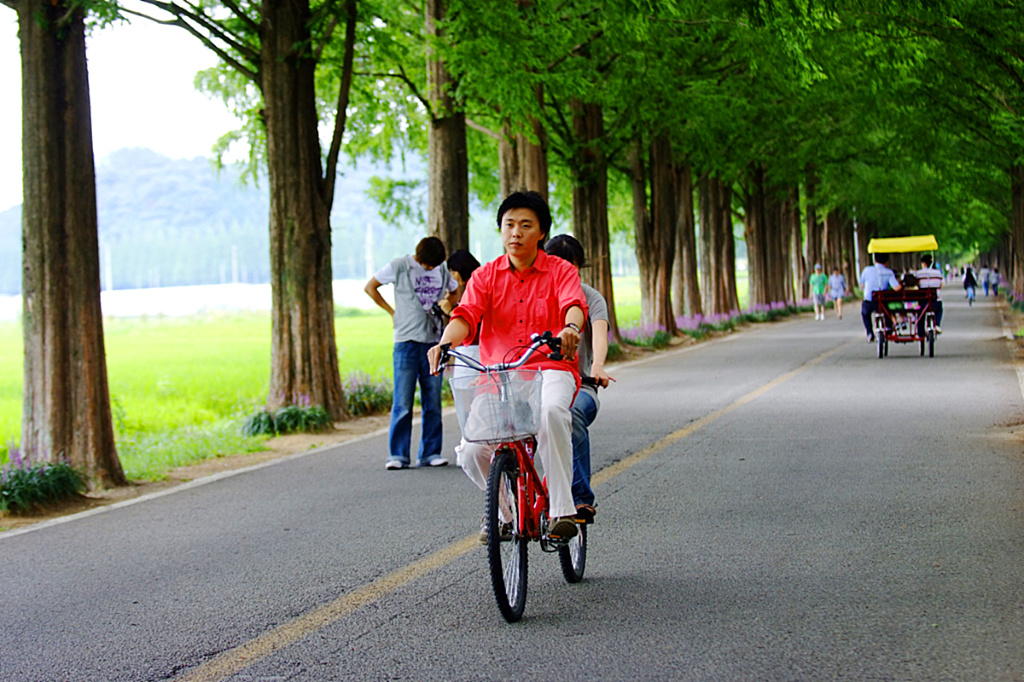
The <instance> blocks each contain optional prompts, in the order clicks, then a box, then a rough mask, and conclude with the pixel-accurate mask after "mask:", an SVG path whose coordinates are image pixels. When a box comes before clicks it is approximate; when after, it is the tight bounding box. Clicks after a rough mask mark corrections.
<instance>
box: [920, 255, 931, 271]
mask: <svg viewBox="0 0 1024 682" xmlns="http://www.w3.org/2000/svg"><path fill="white" fill-rule="evenodd" d="M921 262H922V263H924V266H925V267H926V268H930V267H931V266H932V257H931V254H927V253H926V254H924V255H923V256H921Z"/></svg>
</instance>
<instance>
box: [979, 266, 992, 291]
mask: <svg viewBox="0 0 1024 682" xmlns="http://www.w3.org/2000/svg"><path fill="white" fill-rule="evenodd" d="M991 274H992V271H991V270H989V268H988V263H982V265H981V270H979V271H978V282H979V283H980V284H981V288H982V290H983V291H984V292H985V298H988V287H989V284H990V282H989V275H991Z"/></svg>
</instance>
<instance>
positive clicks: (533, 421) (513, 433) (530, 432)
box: [441, 332, 587, 623]
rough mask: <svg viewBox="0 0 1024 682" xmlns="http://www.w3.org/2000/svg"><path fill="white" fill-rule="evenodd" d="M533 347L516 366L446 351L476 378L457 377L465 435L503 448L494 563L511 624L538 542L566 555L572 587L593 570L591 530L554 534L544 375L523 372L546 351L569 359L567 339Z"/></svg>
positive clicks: (491, 541) (498, 455)
mask: <svg viewBox="0 0 1024 682" xmlns="http://www.w3.org/2000/svg"><path fill="white" fill-rule="evenodd" d="M531 341H532V343H531V344H530V345H529V346H527V347H526V348H525V350H524V351H523V354H522V355H521V356H520V357H519V358H518V359H517V360H515V361H512V362H502V363H498V364H496V365H483V364H481V363H480V362H478V361H477V360H475V359H474V358H472V357H470V356H468V355H466V354H464V353H460V352H459V351H457V350H452V349H451V348H450V347H447V345H446V346H442V348H441V351H442V353H441V362H442V363H444V362H447V360H448V359H449V357H454V358H456V359H457V360H458V361H459V362H460V363H461V366H465V367H470V368H472V369H474V370H476V373H470V374H468V375H465V376H453V377H452V378H451V379H449V382H450V383H451V387H452V395H453V397H454V399H455V408H456V412H457V414H458V417H459V426H460V427H461V428H462V437H463V438H465V439H466V440H467V441H469V442H472V443H486V444H490V445H494V446H495V451H494V455H493V457H492V458H491V468H490V473H489V474H488V478H487V508H486V526H487V560H488V565H489V567H490V573H491V586H492V587H493V588H494V597H495V599H496V600H497V602H498V610H499V611H501V615H502V616H503V617H504V618H505V620H507V621H508V622H510V623H514V622H516V621H518V620H520V619H521V618H522V617H523V611H524V610H525V608H526V585H527V568H528V565H529V564H528V560H527V557H528V554H527V550H528V547H529V543H530V542H531V541H534V542H538V543H539V544H540V548H541V550H543V551H545V552H558V555H559V561H560V563H561V566H562V574H563V576H564V577H565V579H566V581H567V582H569V583H578V582H580V581H581V580H583V571H584V570H585V568H586V565H587V526H586V523H584V522H582V521H581V520H580V519H577V520H576V523H577V533H576V535H575V536H574V537H573V538H571V539H569V540H562V539H556V538H552V537H550V536H549V535H548V523H549V515H548V510H549V502H548V490H547V485H546V481H545V480H544V479H542V478H541V477H540V476H539V475H538V474H537V470H536V469H535V468H534V466H533V457H534V454H535V453H536V449H537V439H536V434H537V420H538V418H539V414H540V401H541V385H542V380H543V379H542V375H541V372H540V370H536V369H521V368H522V366H523V365H524V364H525V363H526V361H527V360H528V359H529V358H530V357H531V356H532V355H533V354H534V353H536V352H538V351H539V349H540V348H541V347H542V346H547V348H548V349H549V351H550V353H549V354H548V357H550V358H552V359H555V360H558V359H561V354H560V346H561V341H560V339H558V338H555V337H553V336H552V334H551V332H545V333H544V334H540V335H538V334H534V335H533V336H532V337H531Z"/></svg>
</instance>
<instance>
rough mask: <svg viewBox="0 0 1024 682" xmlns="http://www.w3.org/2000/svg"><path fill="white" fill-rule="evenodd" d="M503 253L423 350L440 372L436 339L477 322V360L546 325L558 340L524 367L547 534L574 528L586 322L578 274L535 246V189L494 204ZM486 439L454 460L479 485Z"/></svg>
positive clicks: (464, 334)
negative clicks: (535, 388) (539, 377)
mask: <svg viewBox="0 0 1024 682" xmlns="http://www.w3.org/2000/svg"><path fill="white" fill-rule="evenodd" d="M498 227H499V228H500V230H501V241H502V243H503V244H504V246H505V255H504V256H501V257H500V258H498V259H496V260H494V261H491V262H490V263H487V264H486V265H484V266H482V267H481V268H480V269H479V270H477V271H476V272H474V273H473V278H472V279H471V280H469V284H468V285H467V287H466V292H465V294H464V295H463V297H462V300H461V301H460V302H459V305H458V306H457V307H456V308H455V310H453V311H452V319H451V322H449V323H448V326H447V327H445V330H444V333H443V334H442V335H441V341H440V343H439V344H438V345H437V346H434V347H433V348H431V349H430V351H429V352H428V357H429V359H430V367H431V370H432V371H433V372H434V373H437V372H438V371H440V367H439V364H440V359H441V345H443V344H446V343H450V344H452V345H453V346H457V345H460V344H462V343H463V342H465V341H466V340H468V339H469V338H470V336H471V333H472V330H475V329H477V325H478V324H480V361H481V362H483V363H484V364H494V363H499V362H502V361H503V360H504V359H505V355H506V353H507V352H508V351H509V350H510V349H512V348H517V347H524V346H526V345H528V344H529V343H530V334H531V333H542V332H545V331H548V330H550V331H552V332H553V333H555V334H557V336H558V338H559V339H561V342H562V354H563V356H564V358H565V359H562V360H552V359H550V358H548V357H547V356H545V355H543V354H539V353H538V354H537V355H534V356H533V358H531V359H530V360H529V361H528V362H527V364H526V365H525V367H526V368H532V369H539V370H541V371H542V373H543V376H544V379H543V384H542V392H541V414H540V418H539V420H538V424H539V428H538V432H537V455H538V457H539V458H540V462H541V466H542V467H543V468H544V474H545V476H546V477H547V486H548V494H549V500H550V516H551V524H550V526H549V529H548V534H549V536H551V537H556V538H563V539H568V538H571V537H573V536H574V535H576V523H575V521H574V520H573V519H574V517H575V515H576V506H575V504H573V499H572V487H571V484H572V417H571V415H570V413H569V406H570V405H571V404H572V400H573V396H574V394H575V393H576V390H577V389H578V387H579V371H578V370H577V367H576V359H575V356H576V347H577V345H578V344H579V340H580V330H581V329H582V328H583V324H584V323H585V322H586V299H585V297H584V294H583V289H582V288H581V286H580V278H579V274H578V273H577V272H576V269H575V268H574V267H572V266H571V265H570V264H569V263H567V262H565V261H563V260H561V259H559V258H553V257H550V256H548V255H547V254H546V253H544V251H543V249H541V248H540V247H541V245H543V243H544V241H545V240H546V239H547V236H548V233H549V232H550V231H551V212H550V210H549V209H548V205H547V203H546V202H545V201H544V199H543V197H541V196H540V194H538V193H537V192H526V193H523V192H515V193H513V194H511V195H509V196H508V197H507V198H506V199H505V201H503V202H502V204H501V207H500V208H499V209H498ZM493 452H494V446H491V445H487V444H483V443H468V442H467V443H464V444H462V445H460V446H459V448H458V453H457V455H458V463H459V465H460V466H461V467H462V468H463V470H464V471H465V472H466V475H467V476H469V478H470V479H471V480H472V481H473V482H474V483H476V484H477V486H478V487H479V488H480V489H481V490H486V488H487V474H488V471H489V469H490V461H491V455H492V453H493Z"/></svg>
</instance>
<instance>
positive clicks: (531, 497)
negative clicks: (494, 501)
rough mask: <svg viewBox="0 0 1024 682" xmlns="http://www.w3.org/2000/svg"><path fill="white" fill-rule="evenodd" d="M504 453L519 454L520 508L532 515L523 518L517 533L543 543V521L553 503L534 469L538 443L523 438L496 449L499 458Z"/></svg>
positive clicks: (518, 494)
mask: <svg viewBox="0 0 1024 682" xmlns="http://www.w3.org/2000/svg"><path fill="white" fill-rule="evenodd" d="M502 450H511V451H512V452H513V453H515V456H516V461H517V462H518V464H519V476H518V477H517V478H516V488H517V489H516V499H517V501H518V508H519V509H521V510H525V511H528V513H526V514H520V516H519V523H518V526H519V527H518V528H516V532H517V533H518V535H519V536H520V537H523V538H526V539H527V540H539V539H541V537H542V535H543V531H542V524H541V519H542V515H543V514H546V513H547V511H548V505H549V500H548V491H547V487H546V486H545V485H544V481H543V480H542V479H541V477H540V474H538V473H537V469H536V468H534V466H533V456H534V454H535V452H536V441H535V439H533V438H523V439H521V440H517V441H511V442H508V443H502V444H501V445H499V446H498V447H497V448H496V449H495V451H494V452H495V456H497V454H498V453H499V452H501V451H502ZM492 461H493V457H492Z"/></svg>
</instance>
